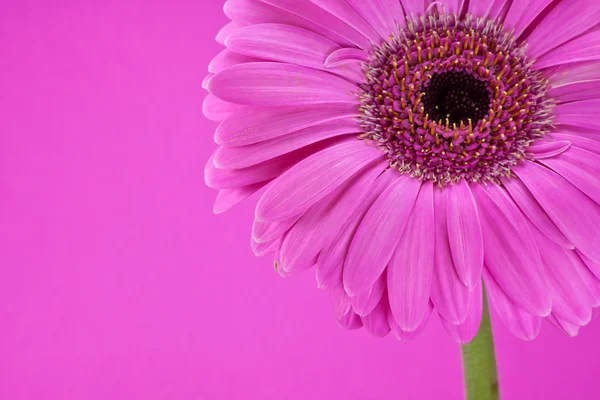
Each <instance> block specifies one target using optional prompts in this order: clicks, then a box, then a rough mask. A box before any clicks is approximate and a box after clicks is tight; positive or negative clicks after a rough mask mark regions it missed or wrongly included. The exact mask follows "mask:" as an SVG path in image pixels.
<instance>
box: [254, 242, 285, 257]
mask: <svg viewBox="0 0 600 400" xmlns="http://www.w3.org/2000/svg"><path fill="white" fill-rule="evenodd" d="M280 242H281V240H279V239H277V240H273V241H270V242H262V243H258V242H257V241H256V240H254V239H253V240H251V241H250V247H251V248H252V252H253V253H254V255H255V256H257V257H262V256H265V255H267V254H271V253H273V252H274V251H275V250H277V249H278V248H279V245H280Z"/></svg>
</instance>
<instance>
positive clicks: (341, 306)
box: [329, 285, 352, 318]
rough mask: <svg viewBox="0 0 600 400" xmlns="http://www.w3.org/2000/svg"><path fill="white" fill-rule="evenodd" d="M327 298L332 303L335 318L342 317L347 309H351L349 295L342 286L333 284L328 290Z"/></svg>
mask: <svg viewBox="0 0 600 400" xmlns="http://www.w3.org/2000/svg"><path fill="white" fill-rule="evenodd" d="M329 299H330V300H331V302H332V304H333V309H334V311H335V314H336V317H337V318H342V317H343V316H344V314H347V313H348V311H352V305H351V304H350V297H348V295H347V294H346V292H345V291H344V287H343V286H341V285H339V286H334V287H332V288H331V289H330V290H329Z"/></svg>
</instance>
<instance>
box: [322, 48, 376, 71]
mask: <svg viewBox="0 0 600 400" xmlns="http://www.w3.org/2000/svg"><path fill="white" fill-rule="evenodd" d="M347 60H355V61H362V62H364V61H367V60H368V56H367V53H365V52H364V51H363V50H360V49H355V48H343V49H339V50H336V51H334V52H333V53H331V54H330V55H329V56H327V59H326V60H325V67H328V68H329V67H337V66H339V65H341V64H342V63H343V62H345V61H347Z"/></svg>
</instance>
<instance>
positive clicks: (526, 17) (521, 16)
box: [504, 0, 553, 37]
mask: <svg viewBox="0 0 600 400" xmlns="http://www.w3.org/2000/svg"><path fill="white" fill-rule="evenodd" d="M552 1H553V0H518V1H513V2H512V4H511V6H510V9H509V10H508V14H507V15H506V19H505V20H504V26H505V28H506V29H507V30H508V31H510V30H511V29H514V36H515V37H519V36H520V35H521V33H523V31H525V29H527V27H528V26H529V24H531V22H532V21H533V20H534V19H535V18H536V17H537V16H538V15H539V14H540V13H541V12H542V11H543V10H544V9H545V8H546V7H547V6H548V5H549V4H550V3H551V2H552Z"/></svg>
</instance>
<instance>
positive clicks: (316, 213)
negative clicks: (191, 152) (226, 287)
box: [204, 0, 600, 343]
mask: <svg viewBox="0 0 600 400" xmlns="http://www.w3.org/2000/svg"><path fill="white" fill-rule="evenodd" d="M225 13H226V14H227V16H228V17H229V18H230V19H231V22H230V23H229V24H228V25H227V26H225V27H224V28H223V30H222V31H221V32H219V34H218V36H217V40H218V41H219V42H220V43H223V44H224V45H225V46H226V49H225V50H223V52H221V53H220V54H219V55H218V56H217V57H215V59H214V60H213V62H212V63H211V64H210V67H209V71H210V73H211V74H210V75H209V76H208V77H207V79H206V80H205V87H206V88H207V90H208V91H209V92H210V94H209V95H208V96H207V98H206V100H205V102H204V113H205V115H206V116H207V117H209V118H211V119H213V120H215V121H219V122H220V124H219V126H218V128H217V131H216V133H215V141H216V142H217V144H219V145H220V147H219V148H218V149H217V151H216V152H215V153H214V155H213V157H212V158H211V159H210V160H209V162H208V164H207V167H206V172H205V177H206V182H207V184H208V185H209V186H211V187H213V188H216V189H219V194H218V196H217V201H216V204H215V212H217V213H218V212H222V211H225V210H227V209H228V208H230V207H232V206H233V205H235V204H236V203H238V202H240V201H241V200H243V199H244V198H246V197H247V196H249V195H251V194H252V193H254V192H256V191H259V190H260V189H261V188H263V187H265V190H264V192H263V193H262V195H261V197H260V200H259V202H258V205H257V207H256V219H255V222H254V226H253V231H252V247H253V249H254V251H255V253H256V254H257V255H264V254H269V253H274V258H275V267H276V269H277V271H279V273H281V274H282V275H287V274H289V273H292V272H296V271H302V270H306V269H309V268H312V267H315V268H316V275H317V281H318V284H319V286H320V287H323V288H326V289H328V290H330V291H331V294H332V298H333V299H334V304H335V309H336V311H337V316H338V319H339V321H340V323H341V324H342V325H343V326H345V327H347V328H358V327H361V326H364V327H365V328H366V329H367V330H368V331H369V332H371V333H373V334H374V335H377V336H383V335H386V334H387V333H389V332H390V331H392V332H393V333H394V334H395V336H396V337H398V338H399V339H401V340H408V339H411V338H414V337H415V336H417V335H418V334H419V333H420V332H421V331H422V330H423V328H424V326H425V324H426V323H427V321H428V319H429V318H430V316H431V315H432V313H433V312H434V311H435V312H437V314H439V316H440V317H441V320H442V322H443V325H444V327H445V328H446V329H447V330H448V332H449V333H450V335H451V336H452V337H453V338H454V339H455V340H456V341H458V342H461V343H463V342H468V341H470V340H471V339H472V338H473V337H474V335H475V334H476V333H477V330H478V327H479V324H480V320H481V315H482V308H483V302H484V296H483V295H482V292H483V290H482V287H483V284H482V281H483V282H484V284H485V288H486V293H487V297H488V298H489V301H490V303H491V304H492V306H493V307H494V308H495V309H496V311H497V314H498V316H499V318H500V319H501V320H502V321H503V322H504V323H505V324H506V326H507V327H508V328H509V329H510V331H511V332H513V333H514V334H515V335H517V336H518V337H520V338H523V339H533V338H534V337H536V335H537V334H538V332H539V330H540V326H541V322H542V320H543V319H545V320H547V321H548V322H550V323H551V324H553V325H555V326H556V327H558V328H559V329H561V330H562V331H564V332H565V333H567V334H568V335H576V334H577V332H578V330H579V327H581V326H583V325H586V324H587V323H588V322H590V320H591V318H592V314H593V310H594V307H598V306H600V281H599V279H598V278H599V277H600V245H599V244H600V206H599V204H600V185H599V179H600V141H599V140H600V122H599V121H600V119H598V112H599V111H600V108H599V106H600V30H599V29H598V28H599V27H600V25H598V21H600V6H599V5H598V3H597V2H596V1H595V0H580V1H575V0H562V1H561V0H528V1H525V0H519V1H517V0H514V1H510V0H470V1H469V0H466V1H464V2H463V1H462V0H442V1H435V2H431V1H425V0H370V1H361V0H310V1H309V0H228V1H227V3H226V4H225Z"/></svg>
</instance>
